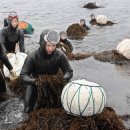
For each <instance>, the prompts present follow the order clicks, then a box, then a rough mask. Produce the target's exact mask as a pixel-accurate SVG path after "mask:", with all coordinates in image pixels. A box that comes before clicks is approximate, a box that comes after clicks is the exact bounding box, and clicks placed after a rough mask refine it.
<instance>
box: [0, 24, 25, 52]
mask: <svg viewBox="0 0 130 130" xmlns="http://www.w3.org/2000/svg"><path fill="white" fill-rule="evenodd" d="M0 41H1V43H2V44H3V45H4V51H6V52H15V45H16V43H18V42H19V47H20V52H25V49H24V33H23V31H22V30H20V29H18V28H17V27H16V28H13V27H12V24H11V22H9V25H8V26H7V27H4V28H3V29H2V30H1V32H0Z"/></svg>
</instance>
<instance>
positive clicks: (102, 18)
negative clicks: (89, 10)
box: [96, 15, 108, 25]
mask: <svg viewBox="0 0 130 130" xmlns="http://www.w3.org/2000/svg"><path fill="white" fill-rule="evenodd" d="M107 21H108V18H107V17H106V16H105V15H97V16H96V22H97V23H98V24H102V25H103V24H106V23H107Z"/></svg>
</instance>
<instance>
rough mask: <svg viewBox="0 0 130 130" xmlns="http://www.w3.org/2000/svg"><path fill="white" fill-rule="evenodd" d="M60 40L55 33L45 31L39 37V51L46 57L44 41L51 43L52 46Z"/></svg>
mask: <svg viewBox="0 0 130 130" xmlns="http://www.w3.org/2000/svg"><path fill="white" fill-rule="evenodd" d="M59 40H60V36H59V34H58V33H57V32H55V31H52V30H49V29H46V30H44V31H43V32H42V33H41V35H40V40H39V44H40V50H41V51H42V52H43V53H44V54H46V55H47V53H46V44H47V43H46V41H48V42H51V43H53V44H57V43H58V42H59Z"/></svg>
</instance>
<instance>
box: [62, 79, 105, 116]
mask: <svg viewBox="0 0 130 130" xmlns="http://www.w3.org/2000/svg"><path fill="white" fill-rule="evenodd" d="M61 103H62V106H63V108H64V109H65V111H67V113H70V114H73V115H78V116H92V115H95V114H97V113H101V112H102V110H103V109H104V107H105V105H106V94H105V91H104V90H103V88H102V87H101V86H99V85H98V84H96V83H93V82H89V81H86V80H85V79H82V80H76V81H71V82H69V83H68V84H67V85H66V86H65V87H64V88H63V91H62V94H61Z"/></svg>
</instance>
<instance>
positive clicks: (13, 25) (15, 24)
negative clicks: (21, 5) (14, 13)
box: [11, 18, 19, 28]
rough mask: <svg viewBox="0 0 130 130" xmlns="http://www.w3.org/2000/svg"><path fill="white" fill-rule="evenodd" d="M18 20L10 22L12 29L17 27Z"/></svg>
mask: <svg viewBox="0 0 130 130" xmlns="http://www.w3.org/2000/svg"><path fill="white" fill-rule="evenodd" d="M18 23H19V22H18V19H17V18H16V19H13V20H12V21H11V24H12V27H13V28H16V27H17V26H18Z"/></svg>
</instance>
